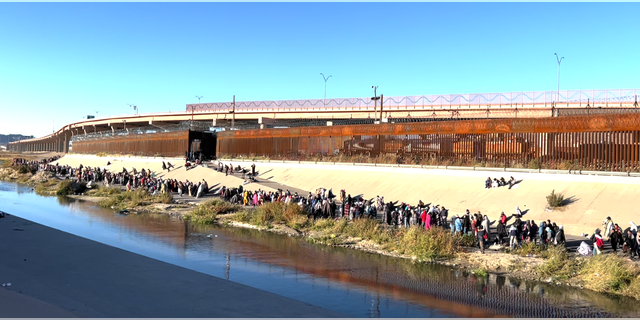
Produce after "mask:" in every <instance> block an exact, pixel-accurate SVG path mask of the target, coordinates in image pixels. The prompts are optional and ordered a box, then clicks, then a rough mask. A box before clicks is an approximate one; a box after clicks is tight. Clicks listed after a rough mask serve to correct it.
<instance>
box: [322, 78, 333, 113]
mask: <svg viewBox="0 0 640 320" xmlns="http://www.w3.org/2000/svg"><path fill="white" fill-rule="evenodd" d="M320 75H321V76H322V79H324V100H323V101H324V107H325V108H326V107H327V80H329V78H331V75H330V76H328V77H325V76H324V74H322V73H320Z"/></svg>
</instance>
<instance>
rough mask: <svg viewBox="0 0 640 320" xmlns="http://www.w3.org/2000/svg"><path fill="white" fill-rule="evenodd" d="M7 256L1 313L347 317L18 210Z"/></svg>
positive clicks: (0, 242)
mask: <svg viewBox="0 0 640 320" xmlns="http://www.w3.org/2000/svg"><path fill="white" fill-rule="evenodd" d="M0 257H1V258H0V283H5V282H11V283H12V286H11V287H9V288H2V287H0V317H70V316H73V315H75V316H80V317H111V318H122V317H126V318H146V317H153V318H157V317H171V318H183V317H198V318H213V317H241V318H253V317H273V318H282V317H286V318H289V317H294V318H297V317H345V315H343V314H339V313H337V312H334V311H331V310H327V309H323V308H320V307H317V306H313V305H310V304H307V303H303V302H300V301H297V300H293V299H289V298H285V297H282V296H279V295H276V294H273V293H269V292H266V291H262V290H259V289H256V288H252V287H249V286H245V285H242V284H238V283H235V282H231V281H228V280H224V279H220V278H216V277H213V276H210V275H206V274H203V273H199V272H196V271H192V270H189V269H185V268H182V267H178V266H175V265H172V264H169V263H165V262H161V261H158V260H154V259H151V258H147V257H144V256H141V255H138V254H134V253H131V252H128V251H125V250H121V249H118V248H115V247H111V246H108V245H104V244H101V243H98V242H95V241H92V240H88V239H84V238H81V237H77V236H75V235H72V234H69V233H65V232H62V231H59V230H55V229H52V228H49V227H45V226H43V225H40V224H37V223H34V222H30V221H27V220H24V219H20V218H18V217H15V216H11V215H8V216H7V217H5V218H0ZM20 293H21V294H20Z"/></svg>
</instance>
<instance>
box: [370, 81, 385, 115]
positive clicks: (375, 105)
mask: <svg viewBox="0 0 640 320" xmlns="http://www.w3.org/2000/svg"><path fill="white" fill-rule="evenodd" d="M371 88H373V98H371V100H373V118H374V119H373V123H374V124H375V123H376V121H378V99H380V98H379V97H378V94H377V93H376V92H377V90H378V86H371ZM380 117H381V118H382V111H381V112H380Z"/></svg>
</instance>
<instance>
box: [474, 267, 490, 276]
mask: <svg viewBox="0 0 640 320" xmlns="http://www.w3.org/2000/svg"><path fill="white" fill-rule="evenodd" d="M471 273H473V274H475V275H476V276H478V277H487V276H488V275H489V274H488V273H487V269H484V268H477V269H473V270H471Z"/></svg>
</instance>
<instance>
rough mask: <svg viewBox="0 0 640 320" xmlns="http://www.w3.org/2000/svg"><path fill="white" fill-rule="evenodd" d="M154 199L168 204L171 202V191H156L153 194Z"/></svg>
mask: <svg viewBox="0 0 640 320" xmlns="http://www.w3.org/2000/svg"><path fill="white" fill-rule="evenodd" d="M155 200H156V201H157V202H159V203H164V204H170V203H173V196H172V195H171V193H169V192H167V193H158V194H156V196H155Z"/></svg>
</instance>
